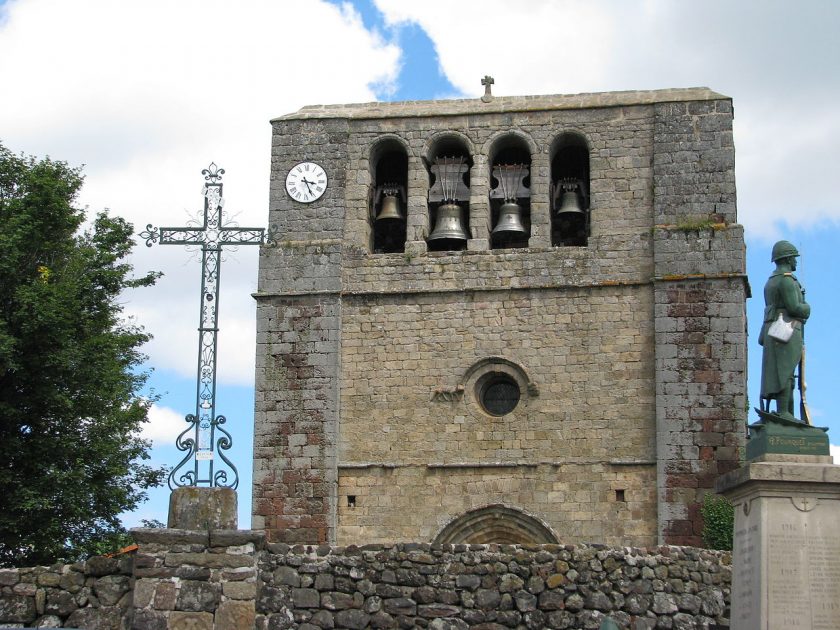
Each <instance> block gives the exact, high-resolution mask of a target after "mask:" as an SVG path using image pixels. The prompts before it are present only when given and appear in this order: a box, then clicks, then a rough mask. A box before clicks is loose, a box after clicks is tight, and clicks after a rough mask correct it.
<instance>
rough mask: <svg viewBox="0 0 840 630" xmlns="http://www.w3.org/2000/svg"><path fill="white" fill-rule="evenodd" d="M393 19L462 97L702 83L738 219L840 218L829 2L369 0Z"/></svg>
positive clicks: (835, 7)
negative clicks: (712, 94) (730, 131)
mask: <svg viewBox="0 0 840 630" xmlns="http://www.w3.org/2000/svg"><path fill="white" fill-rule="evenodd" d="M375 2H376V5H377V6H378V7H379V8H380V9H381V10H382V11H383V12H384V14H385V17H386V21H387V22H388V23H390V24H392V25H399V24H402V23H406V22H414V23H417V24H419V25H420V26H421V27H422V28H423V29H424V30H425V31H426V33H428V35H429V36H430V38H431V39H432V40H433V42H434V44H435V48H436V51H437V53H438V57H439V60H440V67H441V69H442V71H443V73H444V74H445V75H446V76H447V77H448V78H449V80H450V81H451V82H452V83H453V84H454V85H455V86H456V87H457V88H459V89H460V90H462V91H463V93H464V94H465V95H468V96H478V95H480V94H481V93H482V91H483V88H482V87H481V84H480V81H479V80H480V78H481V77H482V76H484V75H485V74H491V75H493V76H494V78H495V80H496V83H495V85H494V86H493V93H494V94H497V95H517V94H559V93H578V92H593V91H598V92H599V91H612V90H636V89H655V88H670V87H690V86H708V87H711V88H712V89H714V90H717V91H718V92H721V93H723V94H726V95H728V96H731V97H733V99H734V104H735V145H736V153H737V159H736V164H737V178H738V191H739V219H740V221H741V222H742V223H743V224H744V225H745V226H746V227H747V229H748V230H749V233H750V234H751V235H752V236H754V237H755V236H758V237H762V238H764V239H766V240H770V239H773V238H775V237H776V236H777V235H778V230H779V224H780V222H785V221H786V222H788V223H791V224H793V223H796V224H799V225H806V226H811V227H816V226H817V225H818V224H819V223H820V222H822V221H826V220H828V221H837V222H840V202H838V197H837V194H836V190H835V188H836V187H835V186H834V184H835V181H836V180H837V175H838V172H839V171H840V162H838V159H837V153H836V147H837V145H838V144H840V122H839V121H838V117H837V115H836V103H837V102H838V100H840V75H838V73H837V72H836V70H835V66H836V61H837V59H840V39H838V38H837V37H836V33H837V31H838V30H840V4H838V3H824V2H805V3H799V4H791V3H785V2H778V1H775V0H774V1H765V0H760V1H759V0H744V1H741V2H718V1H716V2H703V3H698V2H694V3H691V2H670V1H667V2H666V1H664V0H646V1H645V2H643V3H629V2H621V1H619V0H601V1H599V2H582V1H580V0H553V1H552V0H530V1H529V2H525V3H519V4H511V3H509V2H504V1H503V0H484V1H482V2H481V3H478V2H457V3H453V2H448V1H447V0H426V1H425V2H403V1H401V0H375Z"/></svg>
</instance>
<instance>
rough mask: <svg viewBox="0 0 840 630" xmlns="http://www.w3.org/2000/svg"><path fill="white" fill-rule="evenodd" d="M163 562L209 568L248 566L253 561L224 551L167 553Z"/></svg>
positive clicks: (175, 565)
mask: <svg viewBox="0 0 840 630" xmlns="http://www.w3.org/2000/svg"><path fill="white" fill-rule="evenodd" d="M164 562H165V564H166V566H167V567H181V566H183V565H185V564H192V565H197V566H199V567H204V568H210V569H225V568H236V567H250V566H252V565H253V562H254V561H253V559H252V558H250V557H249V556H241V555H232V554H224V553H168V554H166V559H165V561H164Z"/></svg>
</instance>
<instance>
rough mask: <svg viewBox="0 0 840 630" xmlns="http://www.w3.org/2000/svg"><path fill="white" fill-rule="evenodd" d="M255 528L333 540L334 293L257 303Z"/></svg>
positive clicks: (290, 537)
mask: <svg viewBox="0 0 840 630" xmlns="http://www.w3.org/2000/svg"><path fill="white" fill-rule="evenodd" d="M257 308H258V314H257V322H258V326H257V345H258V348H259V351H258V352H257V380H256V415H257V417H258V418H259V419H260V421H259V422H257V423H256V425H255V434H254V482H253V483H254V491H253V501H254V507H253V514H254V515H253V527H255V528H257V529H260V530H264V531H267V532H269V536H270V537H271V539H272V540H278V541H285V542H305V541H326V540H330V539H333V538H334V535H335V534H334V528H335V520H334V519H335V500H336V499H335V493H336V487H337V485H336V461H335V448H336V442H337V436H336V432H337V413H338V383H339V381H338V375H339V366H340V356H339V351H338V342H339V330H338V327H339V324H338V322H339V314H340V308H341V305H340V303H339V301H338V299H337V297H336V296H334V295H316V296H308V297H303V298H300V297H299V298H295V299H294V300H290V299H287V298H283V297H279V296H275V297H273V298H271V299H266V300H261V301H260V302H259V303H258V306H257Z"/></svg>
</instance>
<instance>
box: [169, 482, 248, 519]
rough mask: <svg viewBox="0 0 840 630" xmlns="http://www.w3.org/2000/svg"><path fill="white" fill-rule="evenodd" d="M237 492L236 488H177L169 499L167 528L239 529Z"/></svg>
mask: <svg viewBox="0 0 840 630" xmlns="http://www.w3.org/2000/svg"><path fill="white" fill-rule="evenodd" d="M236 509H237V505H236V491H235V490H233V489H232V488H198V487H195V486H186V487H183V488H176V489H175V490H173V491H172V494H171V495H170V496H169V519H168V524H167V527H170V528H174V529H192V530H195V529H199V530H207V529H236V528H237V514H236Z"/></svg>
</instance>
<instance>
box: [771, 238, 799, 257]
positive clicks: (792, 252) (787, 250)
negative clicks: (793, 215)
mask: <svg viewBox="0 0 840 630" xmlns="http://www.w3.org/2000/svg"><path fill="white" fill-rule="evenodd" d="M791 256H799V252H798V251H796V248H795V247H794V246H793V243H791V242H789V241H779V242H778V243H776V244H775V245H773V253H772V254H770V262H776V261H777V260H780V259H782V258H790V257H791Z"/></svg>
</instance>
